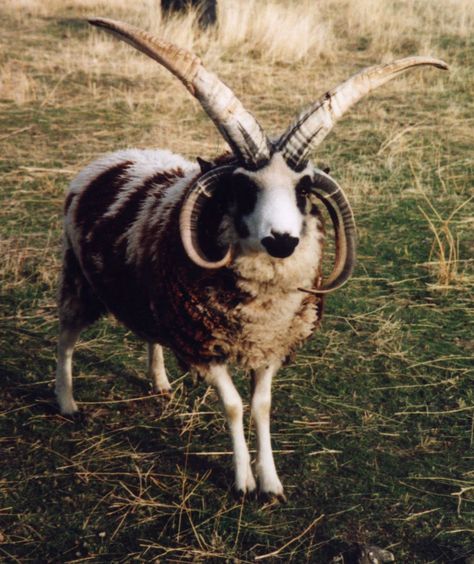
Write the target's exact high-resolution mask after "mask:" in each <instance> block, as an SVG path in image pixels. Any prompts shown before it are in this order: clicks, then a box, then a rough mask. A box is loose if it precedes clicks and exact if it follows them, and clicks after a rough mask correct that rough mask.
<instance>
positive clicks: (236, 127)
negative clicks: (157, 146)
mask: <svg viewBox="0 0 474 564" xmlns="http://www.w3.org/2000/svg"><path fill="white" fill-rule="evenodd" d="M88 21H89V23H91V24H92V25H95V26H98V27H101V28H103V29H105V30H107V31H109V32H111V33H113V34H114V35H116V36H117V37H118V38H119V39H122V40H123V41H126V42H127V43H129V44H130V45H132V46H133V47H135V48H136V49H138V50H139V51H142V52H143V53H145V55H148V56H149V57H151V58H152V59H154V60H155V61H158V62H159V63H160V64H161V65H163V66H164V67H166V68H167V69H168V70H169V71H170V72H172V73H173V74H174V75H175V76H177V77H178V78H179V79H180V80H181V82H182V83H183V84H184V85H185V86H186V88H187V89H188V90H189V91H190V92H191V94H192V95H193V96H195V97H196V98H197V99H198V100H199V102H201V105H202V107H203V108H204V110H205V111H206V112H207V114H208V115H209V117H210V118H211V119H212V121H213V122H214V124H215V125H216V126H217V129H218V130H219V131H220V133H221V134H222V135H223V137H224V138H225V140H226V141H227V142H228V143H229V145H230V147H231V149H232V151H233V152H234V154H235V155H236V156H237V157H238V159H239V160H240V161H241V162H242V164H243V165H244V166H245V167H246V168H249V169H258V168H260V167H261V166H263V165H264V164H266V163H267V162H268V160H269V159H270V156H271V154H272V144H271V143H270V141H269V139H268V137H267V136H266V135H265V133H264V131H263V129H262V128H261V126H260V125H259V123H258V122H257V120H256V119H255V117H254V116H253V115H252V114H251V113H250V112H248V111H247V110H246V109H245V108H244V107H243V105H242V103H241V102H240V100H238V99H237V97H236V96H235V94H234V93H233V92H232V90H231V89H230V88H229V87H228V86H226V85H225V84H224V83H223V82H222V81H221V80H219V78H217V76H216V75H215V74H213V73H211V72H209V71H207V70H206V69H205V68H204V66H203V65H202V63H201V60H200V59H199V57H197V56H196V55H194V54H193V53H190V52H189V51H186V50H185V49H181V48H179V47H176V46H175V45H173V44H172V43H168V42H166V41H162V40H160V39H158V38H156V37H154V36H153V35H151V34H150V33H148V32H146V31H143V30H141V29H137V28H136V27H134V26H131V25H129V24H126V23H123V22H117V21H114V20H109V19H105V18H94V19H90V20H88Z"/></svg>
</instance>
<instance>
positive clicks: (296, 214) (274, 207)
mask: <svg viewBox="0 0 474 564" xmlns="http://www.w3.org/2000/svg"><path fill="white" fill-rule="evenodd" d="M310 173H311V168H310V167H309V166H308V167H307V169H305V170H304V171H303V172H295V171H294V170H292V169H291V168H289V167H288V165H287V164H286V162H285V160H284V159H283V157H282V155H281V153H275V154H274V155H273V156H272V158H271V160H270V162H269V163H268V164H267V165H266V166H265V167H264V168H262V169H260V170H258V171H257V172H251V171H247V170H244V169H240V168H239V169H237V170H236V174H245V175H246V176H248V178H250V179H251V180H252V182H254V183H255V184H256V185H257V186H258V187H259V188H260V190H259V192H258V197H257V202H256V205H255V208H254V209H253V211H251V212H250V213H249V214H248V215H245V216H243V222H244V224H245V225H246V226H247V228H248V230H249V232H250V235H249V236H248V237H246V238H244V239H242V241H241V244H242V246H243V248H244V249H245V248H247V249H249V250H253V251H265V252H266V249H265V247H264V246H263V245H262V243H261V241H262V239H264V238H265V237H272V235H273V234H275V233H278V234H281V235H283V234H287V235H289V236H291V237H295V238H300V237H301V231H302V227H303V215H302V213H301V211H300V210H299V209H298V206H297V202H296V192H295V187H296V184H297V183H298V181H299V180H300V179H301V178H302V177H303V176H305V175H307V174H310Z"/></svg>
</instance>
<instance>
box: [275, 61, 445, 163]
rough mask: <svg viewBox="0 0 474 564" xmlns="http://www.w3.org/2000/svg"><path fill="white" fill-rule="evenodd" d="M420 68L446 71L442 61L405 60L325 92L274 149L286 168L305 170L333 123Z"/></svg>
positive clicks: (302, 114)
mask: <svg viewBox="0 0 474 564" xmlns="http://www.w3.org/2000/svg"><path fill="white" fill-rule="evenodd" d="M420 65H432V66H434V67H437V68H439V69H444V70H447V68H448V66H447V64H446V63H445V62H444V61H441V60H439V59H434V58H432V57H407V58H405V59H399V60H398V61H394V62H393V63H389V64H386V65H378V66H374V67H370V68H367V69H365V70H363V71H361V72H359V73H357V74H355V75H354V76H352V77H351V78H349V79H348V80H346V82H343V83H342V84H340V85H339V86H337V87H336V88H334V89H333V90H330V91H329V92H327V93H326V94H325V96H324V97H323V98H322V99H321V100H319V101H317V102H316V103H314V104H313V105H312V106H310V107H309V108H307V109H306V110H304V111H303V112H302V113H301V114H299V115H298V117H297V118H296V120H295V121H294V122H293V123H292V124H291V125H290V127H289V128H288V129H287V131H286V132H285V133H284V134H283V135H282V137H281V138H280V140H279V141H278V143H277V147H276V149H277V150H279V151H282V153H283V157H284V159H285V160H286V162H287V163H288V166H290V167H291V168H293V169H294V170H299V169H302V168H304V166H305V164H306V162H307V155H308V152H309V150H310V149H311V148H314V147H316V146H318V145H319V144H320V143H321V141H322V140H323V139H324V138H325V137H326V135H327V134H328V133H329V132H330V131H331V129H332V128H333V127H334V124H335V123H336V121H337V120H338V119H339V118H341V117H342V116H343V115H344V113H345V112H346V111H347V110H349V109H350V108H351V107H352V106H353V105H354V104H355V103H356V102H358V101H359V100H360V99H361V98H362V97H363V96H365V95H366V94H368V93H369V92H371V91H372V90H374V89H375V88H378V87H379V86H382V84H385V83H386V82H388V81H389V80H391V79H392V78H394V77H396V76H398V75H399V74H400V73H401V72H403V71H405V70H406V69H409V68H412V67H416V66H420Z"/></svg>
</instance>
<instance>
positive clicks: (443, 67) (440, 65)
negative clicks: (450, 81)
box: [433, 59, 449, 70]
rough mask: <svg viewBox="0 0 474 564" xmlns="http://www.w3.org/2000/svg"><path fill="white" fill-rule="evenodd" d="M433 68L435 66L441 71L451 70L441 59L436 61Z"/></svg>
mask: <svg viewBox="0 0 474 564" xmlns="http://www.w3.org/2000/svg"><path fill="white" fill-rule="evenodd" d="M433 66H435V67H436V68H438V69H441V70H449V65H448V63H445V62H444V61H442V60H441V59H434V61H433Z"/></svg>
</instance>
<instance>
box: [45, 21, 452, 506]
mask: <svg viewBox="0 0 474 564" xmlns="http://www.w3.org/2000/svg"><path fill="white" fill-rule="evenodd" d="M91 23H92V24H94V25H96V26H99V27H102V28H104V29H106V30H107V31H110V32H112V33H113V34H115V35H116V36H118V37H119V38H120V39H122V40H125V41H127V42H128V43H130V44H131V45H133V46H134V47H135V48H137V49H139V50H140V51H143V52H144V53H145V54H147V55H148V56H150V57H152V58H153V59H155V60H157V61H158V62H159V63H161V64H162V65H164V66H165V67H166V68H168V70H169V71H171V72H172V73H173V74H175V75H176V76H177V77H178V78H179V79H180V80H181V81H182V82H183V83H184V85H185V86H186V87H187V88H188V90H189V91H190V92H191V93H192V94H193V95H194V96H195V97H196V98H197V99H198V100H199V101H200V103H201V104H202V106H203V108H204V110H205V111H206V112H207V114H208V115H209V117H210V118H211V119H212V120H213V122H214V123H215V125H216V126H217V128H218V130H219V131H220V133H221V134H222V135H223V137H224V138H225V140H226V141H227V142H228V144H229V146H230V148H231V150H232V152H231V153H230V154H229V155H227V156H224V157H221V158H218V159H216V161H214V162H205V161H202V160H200V159H199V164H194V163H192V162H189V161H187V160H185V159H184V158H183V157H181V156H178V155H174V154H172V153H170V152H168V151H152V150H124V151H119V152H116V153H113V154H110V155H108V156H105V157H103V158H101V159H99V160H97V161H95V162H94V163H92V164H91V165H89V166H88V167H87V168H85V169H84V170H83V171H82V172H81V173H80V174H79V175H78V176H77V178H76V179H75V180H74V181H73V182H72V184H71V186H70V190H69V193H68V195H67V199H66V204H65V215H66V217H65V249H64V265H63V275H62V283H61V290H60V297H59V313H60V336H59V345H58V367H57V377H56V394H57V398H58V402H59V406H60V409H61V412H62V413H64V414H72V413H74V412H76V411H77V405H76V403H75V401H74V398H73V394H72V353H73V348H74V345H75V343H76V341H77V339H78V337H79V334H80V332H81V331H82V330H83V329H84V328H85V327H87V326H88V325H89V324H90V323H92V322H94V321H95V320H97V319H98V318H99V317H100V316H101V315H102V314H104V313H105V312H106V311H108V312H111V313H112V314H114V315H115V316H116V317H117V318H118V319H119V320H120V321H121V322H123V323H124V324H125V325H126V326H127V327H128V328H129V329H131V330H132V331H133V332H134V333H135V334H137V335H138V336H139V337H140V338H142V339H144V340H145V341H146V342H147V343H148V351H149V373H150V375H151V377H152V378H153V383H154V386H155V389H156V390H158V391H168V390H169V389H170V384H169V382H168V378H167V376H166V371H165V367H164V362H163V352H162V346H166V347H169V348H170V349H171V350H172V351H173V352H174V354H175V355H176V357H177V359H178V360H179V362H180V363H181V365H182V366H183V367H185V368H186V369H189V370H191V371H193V372H195V373H198V374H199V375H201V376H202V377H203V378H204V380H205V381H206V382H207V383H208V384H210V385H212V386H214V387H215V388H216V389H217V392H218V395H219V397H220V399H221V401H222V404H223V407H224V412H225V416H226V419H227V422H228V426H229V428H230V433H231V437H232V445H233V452H234V469H235V487H236V489H237V490H238V491H239V492H244V493H245V492H250V491H253V490H254V489H255V488H256V481H255V479H254V474H253V471H252V468H251V461H250V455H249V451H248V448H247V444H246V440H245V434H244V426H243V407H242V400H241V398H240V396H239V394H238V392H237V390H236V388H235V386H234V384H233V382H232V379H231V376H230V374H229V370H228V365H230V364H238V365H240V366H242V367H244V368H246V369H248V370H249V371H250V372H251V374H252V379H253V386H252V388H253V393H252V399H251V417H252V419H253V421H254V423H255V429H256V437H257V459H256V465H255V471H256V477H257V480H258V485H259V488H260V490H261V491H262V492H264V493H265V494H270V495H275V496H277V497H280V498H283V496H284V493H283V487H282V485H281V482H280V480H279V478H278V475H277V472H276V469H275V464H274V460H273V454H272V448H271V440H270V426H269V419H270V405H271V382H272V377H273V376H274V374H275V373H276V371H277V370H278V368H279V367H280V366H281V365H282V363H283V362H284V361H285V359H287V358H289V357H290V356H291V354H292V353H293V352H294V351H295V349H296V348H297V347H298V346H300V345H301V344H302V343H303V342H304V341H305V340H306V339H308V337H309V336H310V335H311V334H312V332H313V330H314V329H315V327H316V325H317V324H318V323H319V321H320V319H321V314H322V305H323V297H324V294H325V293H326V292H329V291H332V290H335V289H336V288H338V287H340V286H341V285H342V284H343V283H344V282H345V281H346V280H347V279H348V277H349V276H350V275H351V272H352V269H353V266H354V262H355V226H354V220H353V214H352V211H351V207H350V205H349V202H348V200H347V198H346V196H345V194H344V192H343V191H342V189H341V188H340V187H339V186H338V184H337V183H336V182H335V180H333V179H332V178H331V177H330V176H329V175H328V174H327V173H326V172H323V171H322V170H319V169H318V168H316V167H315V166H313V165H312V164H311V163H310V162H309V160H308V154H309V151H310V149H311V148H314V147H315V146H316V145H318V144H319V143H321V141H322V140H323V138H324V137H325V136H326V135H327V134H328V133H329V131H330V130H331V129H332V127H333V125H334V123H335V121H336V120H337V119H338V118H340V117H341V116H342V115H343V114H344V113H345V112H346V111H347V110H348V109H349V108H350V107H351V106H352V105H353V104H355V103H356V102H357V101H358V100H359V99H360V98H362V97H363V96H364V95H366V94H368V93H369V92H370V91H371V90H373V89H374V88H376V87H378V86H380V85H382V84H384V83H385V82H387V81H388V80H390V79H391V78H393V77H395V76H397V75H398V74H399V73H400V72H402V71H404V70H405V69H408V68H411V67H414V66H419V65H434V66H436V67H438V68H446V65H445V63H443V62H442V61H439V60H437V59H432V58H429V57H409V58H405V59H401V60H399V61H395V62H393V63H390V64H387V65H381V66H376V67H371V68H369V69H366V70H364V71H362V72H360V73H358V74H356V75H355V76H353V77H352V78H350V79H349V80H347V81H346V82H344V83H342V84H341V85H339V86H338V87H337V88H335V89H333V90H331V91H329V92H328V93H327V94H326V95H325V96H324V97H323V98H322V99H321V100H320V101H318V102H316V103H314V104H313V105H311V106H310V107H309V108H308V109H306V110H305V111H303V112H302V113H301V114H299V115H298V116H297V118H296V120H295V121H294V122H293V123H292V124H291V125H290V127H289V128H288V129H287V130H286V131H285V133H283V135H282V136H281V137H279V138H278V139H277V140H273V141H272V140H270V139H269V138H268V137H267V135H266V134H265V133H264V131H263V129H262V128H261V127H260V125H259V124H258V122H257V121H256V119H255V118H254V117H253V115H252V114H250V113H249V112H248V111H247V110H245V108H244V107H243V106H242V104H241V103H240V101H239V100H238V99H237V97H236V96H235V95H234V93H233V92H232V91H231V90H230V89H229V88H228V87H227V86H225V85H224V84H223V83H222V82H221V81H220V80H219V79H218V78H217V77H216V76H215V75H214V74H212V73H210V72H208V71H207V70H206V69H205V68H204V66H203V65H202V64H201V61H200V60H199V59H198V58H197V57H196V56H195V55H193V54H192V53H189V52H187V51H184V50H182V49H179V48H178V47H175V46H174V45H171V44H169V43H166V42H164V41H160V40H159V39H156V38H154V37H153V36H151V35H150V34H148V33H146V32H143V31H140V30H138V29H136V28H134V27H132V26H129V25H127V24H124V23H120V22H115V21H112V20H105V19H95V20H91ZM317 202H322V204H323V205H324V206H325V208H326V209H327V211H328V212H329V216H330V218H331V220H332V223H333V226H334V232H335V238H336V258H335V263H334V267H333V270H332V273H331V274H330V276H329V277H328V278H327V279H325V280H323V278H322V273H321V258H322V251H323V239H324V232H323V224H322V218H321V215H320V212H319V209H318V206H317Z"/></svg>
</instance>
